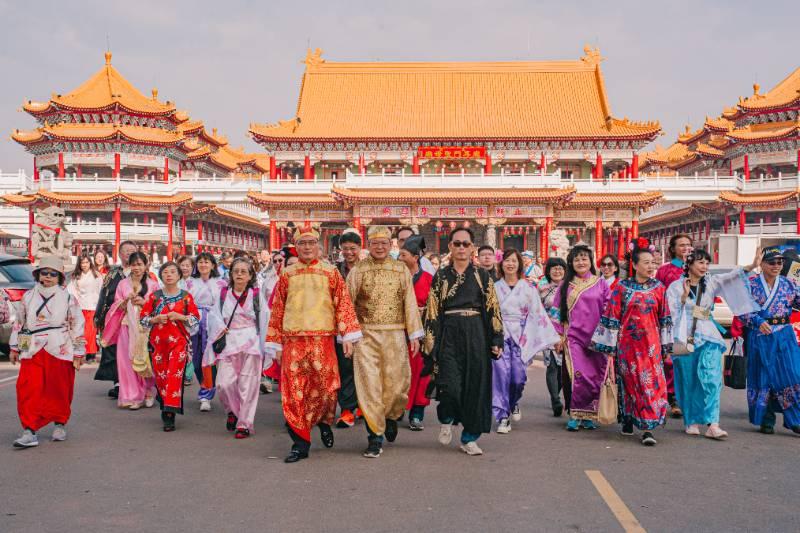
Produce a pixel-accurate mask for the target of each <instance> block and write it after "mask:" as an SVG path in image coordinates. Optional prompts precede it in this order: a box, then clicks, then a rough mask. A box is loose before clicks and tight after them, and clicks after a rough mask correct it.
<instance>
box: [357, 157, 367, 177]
mask: <svg viewBox="0 0 800 533" xmlns="http://www.w3.org/2000/svg"><path fill="white" fill-rule="evenodd" d="M358 173H359V174H361V175H362V176H363V175H364V174H366V173H367V164H366V162H365V161H364V154H358Z"/></svg>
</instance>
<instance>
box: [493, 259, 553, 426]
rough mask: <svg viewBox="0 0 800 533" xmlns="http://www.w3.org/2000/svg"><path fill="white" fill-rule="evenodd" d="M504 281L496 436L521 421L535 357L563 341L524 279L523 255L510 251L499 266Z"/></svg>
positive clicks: (495, 403)
mask: <svg viewBox="0 0 800 533" xmlns="http://www.w3.org/2000/svg"><path fill="white" fill-rule="evenodd" d="M500 270H501V274H502V276H503V277H502V278H501V279H500V280H499V281H497V282H496V283H495V284H494V290H495V292H496V293H497V300H498V301H499V302H500V314H501V315H502V317H503V334H504V335H505V339H504V341H503V353H502V354H501V355H500V357H498V358H497V359H495V360H493V361H492V367H493V368H492V411H494V417H495V419H496V420H497V432H498V433H501V434H504V433H508V432H509V431H511V421H512V420H513V421H514V422H518V421H520V420H521V419H522V413H521V412H520V409H519V401H520V399H522V390H523V389H524V388H525V382H526V381H527V370H528V365H529V364H530V362H531V360H532V359H533V356H534V355H535V354H536V353H537V352H539V351H541V350H543V349H545V348H548V347H550V348H552V347H553V346H554V345H555V344H557V343H558V342H559V341H560V340H561V338H560V337H559V335H558V333H556V331H555V329H553V325H552V324H551V323H550V319H549V318H548V316H547V312H546V311H545V310H544V306H543V305H542V301H541V299H540V298H539V292H538V291H537V290H536V289H535V288H534V287H533V286H532V285H531V284H530V283H528V281H527V280H526V279H525V271H524V266H523V264H522V256H521V255H520V253H519V252H518V251H517V250H515V249H513V248H509V249H507V250H505V251H504V252H503V261H502V263H500Z"/></svg>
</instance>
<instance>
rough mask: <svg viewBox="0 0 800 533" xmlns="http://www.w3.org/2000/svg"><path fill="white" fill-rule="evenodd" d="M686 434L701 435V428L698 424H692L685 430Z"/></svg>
mask: <svg viewBox="0 0 800 533" xmlns="http://www.w3.org/2000/svg"><path fill="white" fill-rule="evenodd" d="M684 432H685V433H686V434H687V435H699V434H700V426H699V425H698V424H691V425H689V426H686V429H685V430H684Z"/></svg>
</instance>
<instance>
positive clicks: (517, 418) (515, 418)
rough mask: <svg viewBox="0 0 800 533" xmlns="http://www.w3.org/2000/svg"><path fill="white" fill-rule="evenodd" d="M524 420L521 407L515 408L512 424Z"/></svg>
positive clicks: (512, 413)
mask: <svg viewBox="0 0 800 533" xmlns="http://www.w3.org/2000/svg"><path fill="white" fill-rule="evenodd" d="M520 420H522V411H520V409H519V405H518V406H516V407H514V410H513V411H511V421H512V422H519V421H520Z"/></svg>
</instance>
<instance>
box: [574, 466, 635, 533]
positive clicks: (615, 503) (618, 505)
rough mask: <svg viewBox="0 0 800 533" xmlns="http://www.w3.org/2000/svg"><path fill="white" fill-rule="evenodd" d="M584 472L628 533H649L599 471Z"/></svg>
mask: <svg viewBox="0 0 800 533" xmlns="http://www.w3.org/2000/svg"><path fill="white" fill-rule="evenodd" d="M584 472H585V473H586V476H587V477H588V478H589V480H590V481H591V482H592V484H593V485H594V488H595V489H597V492H599V493H600V496H601V497H602V498H603V501H605V502H606V505H608V508H609V509H611V512H612V513H614V516H615V517H616V518H617V521H618V522H619V524H620V525H621V526H622V529H624V530H625V532H626V533H647V532H646V530H645V529H644V528H643V527H642V524H640V523H639V521H638V520H636V517H635V516H633V513H632V512H631V510H630V509H628V506H627V505H625V502H623V501H622V498H620V497H619V494H617V491H615V490H614V488H613V487H612V486H611V484H610V483H609V482H608V480H607V479H606V478H605V477H604V476H603V474H601V473H600V471H599V470H585V471H584Z"/></svg>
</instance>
